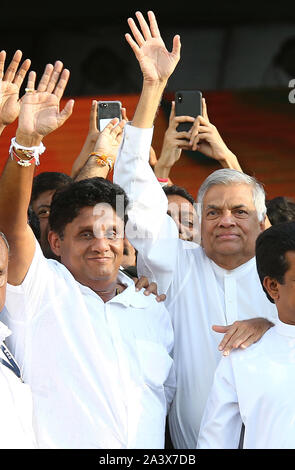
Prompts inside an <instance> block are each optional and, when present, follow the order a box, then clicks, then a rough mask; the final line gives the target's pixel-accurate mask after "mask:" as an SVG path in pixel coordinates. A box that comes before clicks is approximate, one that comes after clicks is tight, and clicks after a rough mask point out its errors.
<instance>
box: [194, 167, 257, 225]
mask: <svg viewBox="0 0 295 470" xmlns="http://www.w3.org/2000/svg"><path fill="white" fill-rule="evenodd" d="M218 184H223V185H226V186H227V185H231V184H249V185H250V186H252V194H253V203H254V206H255V209H256V212H257V217H258V220H259V222H262V221H263V220H264V218H265V215H266V206H265V191H264V188H263V186H262V184H261V183H259V181H258V180H257V179H256V178H254V177H253V176H249V175H246V174H245V173H241V172H240V171H238V170H233V169H230V168H223V169H222V170H216V171H214V172H213V173H211V175H209V176H208V177H207V178H206V179H205V181H204V182H203V183H202V185H201V186H200V189H199V191H198V197H197V203H198V214H199V217H200V220H201V213H202V205H203V198H204V196H205V193H206V192H207V191H208V189H209V188H211V186H215V185H218Z"/></svg>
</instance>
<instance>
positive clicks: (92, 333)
mask: <svg viewBox="0 0 295 470" xmlns="http://www.w3.org/2000/svg"><path fill="white" fill-rule="evenodd" d="M118 279H119V280H120V282H122V283H123V284H125V285H127V287H126V289H125V290H124V291H123V292H122V293H121V294H119V295H117V296H115V297H114V298H112V299H111V300H110V301H108V302H106V303H104V302H103V301H102V299H101V298H100V297H99V296H98V295H97V294H96V293H95V292H94V291H93V290H91V289H90V288H88V287H86V286H83V285H81V284H80V283H78V282H77V281H76V280H75V278H74V277H73V276H72V274H71V273H70V272H69V271H68V269H67V268H66V267H65V266H63V265H62V264H60V263H59V262H57V261H54V260H47V259H46V258H44V256H43V254H42V252H41V249H40V246H39V245H38V243H36V250H35V255H34V259H33V261H32V264H31V266H30V268H29V271H28V273H27V275H26V277H25V279H24V281H23V283H22V284H21V285H19V286H11V285H8V286H7V299H6V312H5V315H4V321H5V323H6V324H8V325H10V327H11V329H12V330H13V332H14V333H13V335H11V341H10V344H9V346H10V349H11V350H12V351H13V352H14V354H15V356H16V359H17V360H18V362H19V364H20V366H21V369H22V375H23V377H24V380H25V381H26V382H27V383H28V384H30V386H31V389H32V394H33V404H34V420H33V423H34V428H35V432H36V438H37V444H38V446H39V447H40V448H55V449H56V448H62V449H64V448H69V449H74V448H77V449H83V448H89V449H91V448H94V449H95V448H96V449H99V448H100V449H125V448H154V449H157V448H163V446H164V433H165V421H166V414H167V408H168V407H169V404H170V402H171V400H172V397H173V394H174V391H175V374H174V369H173V361H172V359H171V357H170V351H171V349H172V347H173V329H172V325H171V320H170V317H169V314H168V312H167V310H166V308H165V306H164V304H163V302H161V303H158V302H157V301H156V300H155V297H154V296H145V295H144V294H143V292H136V291H135V286H134V282H133V281H132V280H131V279H130V278H128V277H127V276H125V275H124V274H123V273H119V277H118Z"/></svg>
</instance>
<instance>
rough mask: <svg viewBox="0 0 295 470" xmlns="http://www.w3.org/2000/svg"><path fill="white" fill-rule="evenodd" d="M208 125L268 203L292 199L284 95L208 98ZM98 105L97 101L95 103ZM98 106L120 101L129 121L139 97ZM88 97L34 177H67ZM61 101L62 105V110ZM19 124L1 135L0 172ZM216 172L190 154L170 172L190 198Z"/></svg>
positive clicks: (294, 157)
mask: <svg viewBox="0 0 295 470" xmlns="http://www.w3.org/2000/svg"><path fill="white" fill-rule="evenodd" d="M205 97H206V102H207V107H208V114H209V118H210V121H211V122H212V123H213V124H215V125H216V127H217V129H218V130H219V132H220V134H221V135H222V137H223V139H224V141H225V142H226V144H227V145H228V147H229V148H230V149H231V150H232V151H233V152H234V153H235V154H236V155H237V156H238V158H239V161H240V164H241V166H242V168H243V170H244V171H245V172H246V173H249V174H251V175H254V176H256V177H257V178H258V179H259V180H260V181H261V182H262V183H264V184H265V189H266V192H267V197H268V198H271V197H275V196H281V195H283V196H289V197H295V171H294V170H295V104H293V105H292V104H290V103H289V102H288V90H287V91H286V90H284V91H251V92H237V93H234V92H230V91H224V92H207V93H206V94H205ZM172 98H173V96H171V95H169V94H167V95H165V96H164V97H163V101H162V105H161V107H160V109H159V113H158V115H157V118H156V121H155V130H154V137H153V147H154V149H155V151H156V154H157V155H158V156H159V153H160V150H161V146H162V141H163V136H164V132H165V130H166V127H167V124H168V115H169V112H170V100H171V99H172ZM96 99H97V97H96ZM99 99H100V100H104V99H105V100H114V99H119V100H120V101H121V102H122V104H123V106H124V107H126V109H127V115H128V117H129V119H132V116H133V113H134V110H135V107H136V103H137V100H138V95H120V96H118V95H116V96H114V95H111V96H104V97H100V98H99ZM91 102H92V97H83V98H80V97H79V98H75V106H74V111H73V114H72V116H71V117H70V118H69V120H68V121H67V122H66V123H65V124H64V126H63V127H61V128H60V129H59V130H57V131H55V132H54V133H53V134H51V135H49V136H48V137H46V138H45V139H44V144H45V146H46V152H45V153H44V154H43V155H42V156H41V158H40V160H41V164H40V166H39V167H37V169H36V174H37V173H40V172H42V171H61V172H64V173H68V174H70V171H71V167H72V164H73V161H74V160H75V158H76V157H77V156H78V154H79V152H80V150H81V148H82V146H83V143H84V140H85V138H86V135H87V132H88V123H89V113H90V107H91ZM64 104H65V99H63V100H62V102H61V108H62V107H63V106H64ZM16 125H17V123H16V122H15V123H13V124H12V125H10V126H9V127H8V128H6V129H5V131H4V132H3V134H2V136H1V140H0V151H1V160H0V171H2V169H3V167H4V165H5V161H6V159H7V155H8V149H9V145H10V139H11V137H13V136H14V135H15V130H16ZM218 168H220V166H219V164H218V163H217V162H215V161H214V160H209V159H207V158H202V156H200V155H199V156H198V158H196V154H194V155H192V152H189V153H183V154H182V157H181V159H180V160H179V162H177V163H176V165H175V167H174V168H173V169H172V171H171V179H172V181H173V182H174V183H175V184H178V185H180V186H184V187H185V188H186V189H187V190H188V191H189V192H190V193H191V194H192V195H193V196H194V197H195V196H196V193H197V189H198V187H199V185H200V183H201V182H202V181H203V180H204V178H205V177H206V176H207V175H208V174H210V173H211V172H212V171H213V170H215V169H218Z"/></svg>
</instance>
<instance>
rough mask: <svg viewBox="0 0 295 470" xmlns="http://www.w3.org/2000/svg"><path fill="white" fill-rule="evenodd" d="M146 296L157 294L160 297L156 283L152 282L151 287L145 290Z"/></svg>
mask: <svg viewBox="0 0 295 470" xmlns="http://www.w3.org/2000/svg"><path fill="white" fill-rule="evenodd" d="M143 293H144V295H150V294H155V295H158V286H157V284H156V283H155V282H151V283H150V285H149V286H148V287H147V288H146V289H145V290H144V292H143Z"/></svg>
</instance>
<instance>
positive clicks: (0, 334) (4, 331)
mask: <svg viewBox="0 0 295 470" xmlns="http://www.w3.org/2000/svg"><path fill="white" fill-rule="evenodd" d="M10 335H11V331H10V329H9V328H8V327H7V326H6V325H4V323H2V322H1V321H0V343H2V341H4V340H5V338H7V336H10Z"/></svg>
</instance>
